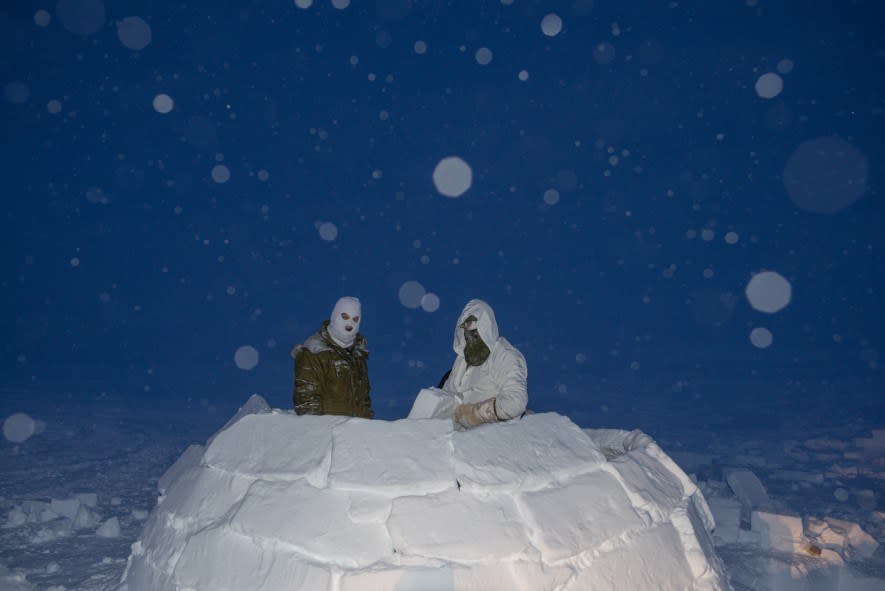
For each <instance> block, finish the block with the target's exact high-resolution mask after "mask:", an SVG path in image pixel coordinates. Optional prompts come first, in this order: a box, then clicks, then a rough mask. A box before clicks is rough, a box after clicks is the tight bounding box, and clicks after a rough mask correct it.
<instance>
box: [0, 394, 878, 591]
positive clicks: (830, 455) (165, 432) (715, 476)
mask: <svg viewBox="0 0 885 591" xmlns="http://www.w3.org/2000/svg"><path fill="white" fill-rule="evenodd" d="M0 394H2V398H0V400H2V417H0V418H3V419H5V418H6V417H8V416H9V415H11V414H13V413H15V412H26V413H28V414H29V415H30V416H32V417H33V418H34V419H36V420H38V421H40V422H42V423H45V428H42V427H41V428H42V431H41V432H39V433H37V434H35V435H33V436H31V437H30V438H29V439H27V441H24V442H22V443H19V444H15V443H12V442H10V441H7V440H5V439H4V440H3V441H2V442H0V465H2V471H0V474H2V477H0V588H2V589H8V590H11V591H19V590H29V589H52V590H54V591H60V590H62V589H65V590H74V589H77V590H84V591H85V590H90V591H91V590H107V589H112V588H113V587H114V585H115V584H116V582H117V581H118V580H119V578H120V575H121V574H122V572H123V569H124V567H125V564H126V557H127V556H128V554H129V546H130V544H131V543H132V542H133V541H134V540H135V539H136V537H137V536H138V534H139V532H140V528H141V525H142V523H143V519H144V518H145V516H146V514H147V512H149V511H150V510H151V509H152V507H153V505H154V503H155V501H156V482H157V479H158V478H159V477H160V476H161V475H162V474H163V472H164V471H165V469H166V468H167V467H168V466H169V465H170V464H171V463H172V462H173V461H174V460H175V459H176V458H177V457H178V456H179V455H180V454H181V452H182V451H183V450H184V449H185V448H186V447H187V445H188V444H190V443H196V442H199V443H203V442H204V441H205V440H206V438H207V437H208V436H210V435H211V434H212V433H213V432H214V431H215V430H216V429H218V428H219V427H220V426H222V425H223V424H224V423H225V422H226V420H227V419H228V418H229V417H230V416H231V415H232V414H233V413H234V412H235V410H236V404H230V405H225V406H220V407H219V408H215V406H213V404H211V403H209V402H208V401H206V400H199V399H193V400H190V399H185V400H183V401H181V402H180V403H175V404H173V403H171V402H164V403H160V404H158V403H156V402H155V401H153V400H152V399H151V398H150V396H149V395H147V394H146V395H145V396H144V397H142V398H140V399H138V400H137V401H136V402H133V401H131V400H129V399H127V400H126V401H125V402H126V403H125V404H124V400H123V399H122V398H119V397H115V396H113V395H103V394H98V395H97V394H95V393H91V392H85V393H79V394H78V393H70V394H65V395H60V396H54V397H53V396H46V395H45V393H41V395H40V396H39V399H40V400H46V401H51V402H44V403H42V404H41V403H38V402H35V399H37V398H38V397H36V395H35V394H34V393H33V392H28V391H26V390H9V389H5V390H3V391H2V393H0ZM245 398H246V397H245V396H244V400H243V401H245ZM659 410H660V414H659V417H660V420H661V423H662V424H665V425H667V429H666V434H661V433H652V434H653V435H654V436H655V437H656V439H657V440H658V442H659V443H660V444H661V446H662V447H663V449H664V450H665V451H667V452H668V453H670V454H671V455H672V456H673V457H674V459H676V460H677V461H679V462H680V463H681V464H682V466H683V468H684V469H685V470H686V472H688V473H690V474H692V475H695V476H696V477H697V479H698V480H699V481H700V482H701V483H702V487H704V488H705V491H706V492H707V493H708V498H710V497H716V496H719V497H721V498H728V499H733V498H734V495H733V494H732V492H731V491H730V490H729V489H728V485H727V484H725V483H724V474H725V473H727V471H728V470H730V469H734V468H741V467H742V468H747V469H749V470H751V471H752V472H753V473H754V474H755V475H756V476H758V478H759V479H760V481H761V482H762V483H763V485H764V487H765V489H766V490H767V493H768V495H769V496H770V498H771V507H770V510H771V511H772V512H775V513H783V514H789V515H795V516H801V517H805V518H809V517H812V518H818V519H823V518H826V517H832V518H839V519H844V520H846V521H849V522H853V523H857V524H859V525H860V526H861V528H862V529H863V530H864V531H866V532H867V533H869V534H870V535H871V536H872V538H874V539H875V540H877V541H878V543H879V544H880V546H879V547H878V548H877V549H876V550H875V552H874V553H873V554H872V556H870V557H860V556H859V555H855V557H854V558H853V559H852V564H853V566H854V568H855V569H856V570H857V571H858V572H860V573H862V574H864V575H866V576H872V577H877V579H878V581H877V584H878V582H881V583H882V584H883V585H885V551H883V546H885V519H883V518H885V513H883V509H885V507H883V504H885V501H883V495H885V492H883V490H885V487H883V481H885V460H883V455H885V454H883V450H882V449H881V448H880V447H877V446H879V445H882V442H881V441H878V442H877V440H875V439H874V438H873V435H874V432H873V430H874V429H885V424H883V421H882V417H881V416H878V415H876V414H874V413H873V414H868V415H867V416H865V417H864V418H854V419H850V420H841V419H840V420H838V421H834V422H833V423H831V424H826V423H822V422H818V423H816V424H813V425H812V424H808V423H803V422H801V421H798V420H797V421H792V422H783V421H773V422H772V423H771V424H770V425H766V426H757V427H755V428H752V429H750V428H748V427H747V424H746V423H739V424H736V425H735V426H734V427H732V428H723V427H722V426H721V422H717V421H712V420H711V421H705V420H703V417H698V416H695V420H694V421H692V422H691V423H688V422H686V421H677V420H675V419H673V417H672V416H669V417H668V415H667V411H666V409H665V408H661V409H659ZM668 418H669V419H673V420H672V423H671V422H668ZM671 424H672V426H671ZM679 425H681V426H679ZM705 425H706V426H705ZM713 425H716V427H715V428H714V427H713ZM582 426H585V427H596V426H604V427H620V428H631V427H633V426H637V425H629V424H606V425H589V424H588V425H582ZM639 426H641V425H639ZM739 426H740V428H739ZM644 428H645V430H647V431H654V429H649V428H648V427H647V426H646V427H644ZM89 493H94V494H95V498H94V500H95V503H94V506H90V505H92V504H93V498H92V497H91V495H90V494H89ZM77 495H81V496H80V497H78V496H77ZM72 499H77V500H76V501H72ZM52 500H55V501H56V503H55V506H54V507H53V505H52ZM58 501H67V502H61V503H60V502H58ZM44 503H45V505H44ZM47 509H48V511H47ZM72 510H73V511H77V512H78V513H73V514H72V515H71V516H70V518H65V517H58V514H59V513H64V512H65V511H72ZM112 518H116V523H117V524H119V533H117V530H116V528H115V527H114V525H115V524H114V523H113V520H112ZM4 524H5V525H4ZM99 532H100V533H99ZM100 534H104V535H100ZM106 536H107V537H106ZM719 552H720V555H721V556H722V557H723V559H724V560H725V562H726V565H727V566H728V568H729V572H730V573H732V574H733V575H734V578H735V581H736V584H735V586H736V588H737V589H739V590H743V589H748V588H752V586H748V585H745V584H743V583H741V582H742V581H743V582H746V581H748V580H751V579H752V576H753V574H752V573H753V570H754V569H757V568H758V564H759V560H758V559H759V558H760V556H761V555H762V554H765V553H764V552H763V551H760V550H758V549H757V548H756V547H754V546H752V545H748V544H744V543H740V544H739V543H731V544H725V545H720V546H719Z"/></svg>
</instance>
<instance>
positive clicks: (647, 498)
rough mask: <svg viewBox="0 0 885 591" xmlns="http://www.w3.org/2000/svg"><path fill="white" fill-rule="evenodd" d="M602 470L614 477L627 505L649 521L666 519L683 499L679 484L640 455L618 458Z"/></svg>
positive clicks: (651, 459) (661, 467)
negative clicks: (626, 497) (626, 495)
mask: <svg viewBox="0 0 885 591" xmlns="http://www.w3.org/2000/svg"><path fill="white" fill-rule="evenodd" d="M606 469H608V470H609V471H611V470H614V471H615V472H616V473H617V474H618V476H619V479H620V480H621V483H622V485H623V486H624V488H625V489H626V491H627V494H628V496H629V497H630V502H631V503H633V506H634V507H636V508H638V509H641V510H642V511H643V512H644V513H645V514H647V515H648V516H649V517H650V519H651V521H652V522H655V523H659V522H661V521H664V520H666V519H667V517H668V516H669V514H670V512H671V511H672V510H673V509H674V508H675V507H676V506H677V504H678V503H680V501H681V500H682V499H683V492H682V485H681V483H680V482H679V481H678V480H677V479H676V478H675V477H674V476H673V475H672V474H671V473H670V472H669V471H667V470H665V469H664V467H663V466H661V464H660V463H659V462H657V461H655V460H654V459H653V458H650V457H649V456H647V455H646V454H644V453H627V454H624V455H622V456H618V457H617V458H615V459H613V460H612V461H611V463H610V464H609V465H608V466H607V467H606ZM649 525H651V522H649Z"/></svg>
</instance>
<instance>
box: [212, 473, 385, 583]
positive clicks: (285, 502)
mask: <svg viewBox="0 0 885 591" xmlns="http://www.w3.org/2000/svg"><path fill="white" fill-rule="evenodd" d="M349 506H350V501H349V499H348V495H347V494H346V493H344V492H340V491H336V490H328V489H325V490H323V489H317V488H314V487H312V486H310V485H308V484H307V483H305V482H303V481H299V482H262V481H258V482H256V483H255V484H253V485H252V487H251V488H250V489H249V492H248V494H247V495H246V498H245V499H244V500H243V503H242V505H241V506H240V508H239V509H238V510H237V512H236V513H235V514H234V516H233V517H232V518H231V521H230V527H231V529H232V530H233V531H235V532H237V533H242V534H244V535H247V536H251V537H259V538H264V539H270V540H279V541H280V542H282V543H284V544H287V545H288V546H290V547H294V548H297V549H298V551H299V552H301V553H303V554H306V555H308V556H312V557H315V558H316V559H318V560H321V561H323V562H331V563H334V564H338V565H340V566H344V567H348V568H357V567H363V566H367V565H369V564H372V563H373V562H376V561H378V560H380V559H381V558H383V557H385V556H388V555H390V554H391V543H390V537H389V536H388V534H387V529H386V528H385V527H384V524H383V523H359V524H358V523H354V522H353V521H351V520H350V519H349V517H348V507H349ZM294 507H297V508H298V517H297V518H281V517H283V516H286V515H291V513H292V509H293V508H294Z"/></svg>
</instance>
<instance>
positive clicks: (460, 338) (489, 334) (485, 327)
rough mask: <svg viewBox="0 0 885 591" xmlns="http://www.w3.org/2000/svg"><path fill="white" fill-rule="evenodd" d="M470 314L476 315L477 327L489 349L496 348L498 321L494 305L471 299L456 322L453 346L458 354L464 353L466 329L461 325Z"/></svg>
mask: <svg viewBox="0 0 885 591" xmlns="http://www.w3.org/2000/svg"><path fill="white" fill-rule="evenodd" d="M469 316H475V317H476V328H477V329H478V330H479V336H480V338H482V341H483V342H484V343H485V344H486V347H488V348H489V349H494V348H495V343H497V342H498V322H497V320H495V313H494V311H492V307H491V306H489V305H488V304H487V303H485V302H484V301H482V300H470V301H469V302H467V305H466V306H464V310H462V311H461V315H460V316H459V317H458V323H457V324H455V340H454V343H453V344H452V348H453V349H454V350H455V353H456V354H457V355H460V356H463V355H464V344H465V341H464V329H463V328H462V327H461V325H462V324H464V321H465V320H467V318H468V317H469Z"/></svg>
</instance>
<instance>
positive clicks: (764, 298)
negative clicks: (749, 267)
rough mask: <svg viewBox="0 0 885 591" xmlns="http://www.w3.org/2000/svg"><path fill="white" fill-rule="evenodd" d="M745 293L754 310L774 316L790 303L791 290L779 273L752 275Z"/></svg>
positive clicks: (788, 283)
mask: <svg viewBox="0 0 885 591" xmlns="http://www.w3.org/2000/svg"><path fill="white" fill-rule="evenodd" d="M745 293H746V296H747V300H749V302H750V305H751V306H753V309H754V310H758V311H760V312H765V313H767V314H774V313H775V312H779V311H780V310H783V309H784V308H785V307H786V306H787V305H788V304H789V303H790V300H791V299H792V297H793V288H792V286H791V285H790V282H789V281H787V280H786V279H784V277H783V276H782V275H780V274H779V273H775V272H774V271H763V272H761V273H757V274H755V275H753V277H752V278H751V279H750V282H749V283H748V284H747V288H746V291H745Z"/></svg>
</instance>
